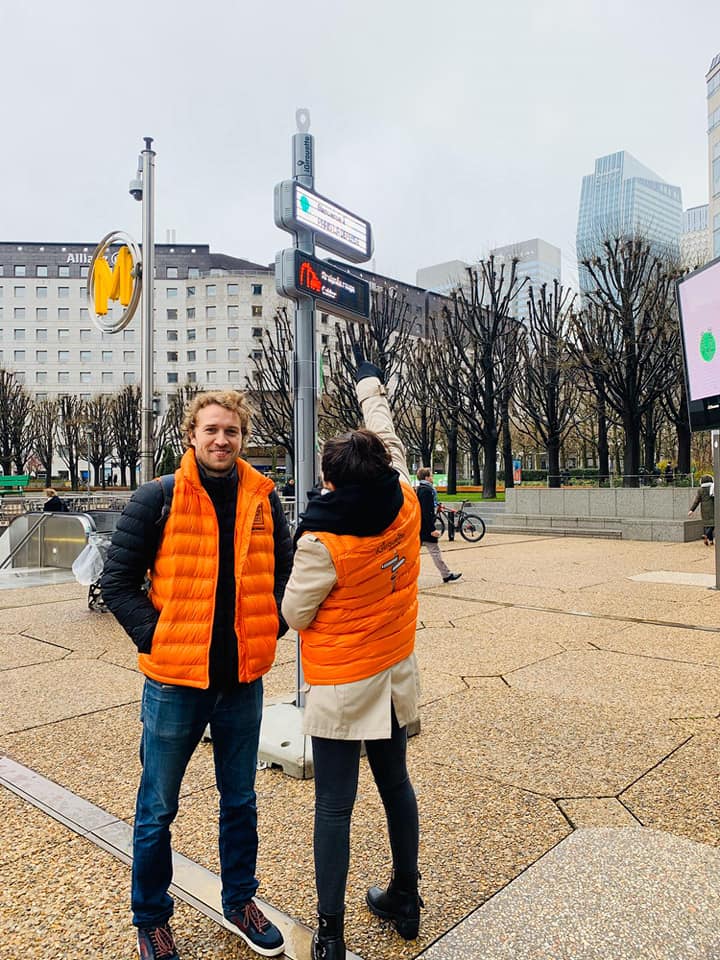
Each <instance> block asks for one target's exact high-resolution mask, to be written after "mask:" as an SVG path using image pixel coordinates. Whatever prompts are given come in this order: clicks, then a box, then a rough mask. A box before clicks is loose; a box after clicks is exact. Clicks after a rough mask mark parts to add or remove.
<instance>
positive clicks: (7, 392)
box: [0, 367, 30, 476]
mask: <svg viewBox="0 0 720 960" xmlns="http://www.w3.org/2000/svg"><path fill="white" fill-rule="evenodd" d="M29 399H30V398H29V394H28V392H27V390H26V389H25V387H24V386H23V384H21V383H19V382H18V381H17V380H16V379H15V374H14V373H12V372H11V371H10V370H4V369H3V368H1V367H0V466H2V469H3V473H4V474H5V475H6V476H7V475H9V474H11V473H12V472H13V461H15V462H16V465H17V455H18V454H21V453H22V451H20V450H19V449H18V443H17V441H18V435H19V433H20V434H21V433H22V431H23V430H25V429H26V425H27V421H28V414H29V407H28V401H29ZM23 465H24V464H23ZM22 472H23V471H22V466H21V467H20V468H19V469H18V473H22Z"/></svg>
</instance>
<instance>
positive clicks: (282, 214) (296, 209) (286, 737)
mask: <svg viewBox="0 0 720 960" xmlns="http://www.w3.org/2000/svg"><path fill="white" fill-rule="evenodd" d="M295 119H296V122H297V128H298V132H297V133H296V134H294V135H293V138H292V179H290V180H283V181H282V182H281V183H278V184H277V185H276V187H275V198H274V200H275V224H276V225H277V226H278V227H280V229H281V230H287V231H288V232H289V233H291V234H292V235H293V237H294V245H293V246H292V247H289V248H287V249H285V250H281V251H280V252H279V253H278V254H277V256H276V258H275V286H276V289H277V292H278V293H279V294H280V296H283V297H289V298H290V299H291V300H294V301H295V343H294V355H293V390H294V398H293V401H294V402H293V407H294V438H295V498H296V499H295V516H296V518H297V517H298V516H299V514H300V512H301V511H302V510H303V509H304V508H305V506H306V503H307V495H308V491H310V490H311V489H312V488H313V486H314V484H315V481H316V478H317V440H316V438H317V399H318V385H317V364H316V358H315V304H316V303H317V304H319V305H321V306H322V307H323V309H324V310H326V311H327V312H328V313H331V314H332V315H333V316H336V317H343V318H346V319H350V320H367V319H368V318H369V316H370V285H369V284H368V283H367V282H366V281H365V280H360V279H358V278H357V277H354V276H352V274H350V273H346V272H345V271H344V270H341V269H338V267H337V266H336V265H335V264H329V263H327V262H326V261H324V260H321V259H319V258H318V257H316V256H315V245H316V244H317V246H319V247H322V248H323V249H324V250H328V251H330V252H331V253H334V254H336V255H338V256H340V257H342V258H343V259H345V260H348V261H350V262H351V263H364V262H365V261H366V260H369V259H370V258H371V257H372V254H373V238H372V229H371V227H370V224H369V223H368V222H367V220H363V219H362V218H361V217H359V216H358V215H357V214H355V213H351V211H349V210H346V209H345V207H341V206H340V205H339V204H337V203H335V201H334V200H329V199H328V198H327V197H323V196H321V195H320V194H319V193H316V192H315V182H314V150H315V145H314V140H313V137H312V136H311V135H310V133H308V130H309V129H310V114H309V112H308V111H307V110H298V111H297V112H296V114H295ZM296 660H297V678H296V679H297V683H296V693H295V699H294V701H293V703H277V704H273V705H272V706H269V707H266V708H265V710H264V711H263V721H262V727H261V730H260V749H259V754H258V755H259V757H260V759H261V760H262V761H264V762H268V763H274V764H277V765H279V766H281V767H282V768H283V769H284V770H285V772H286V773H289V774H291V775H292V776H295V777H301V778H305V777H310V776H312V757H311V756H310V755H309V738H307V737H305V736H304V735H303V732H302V712H301V708H302V707H303V706H304V702H305V695H304V692H303V687H304V682H303V676H302V667H301V662H300V645H299V640H298V644H297V654H296Z"/></svg>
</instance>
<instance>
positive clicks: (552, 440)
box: [515, 280, 580, 487]
mask: <svg viewBox="0 0 720 960" xmlns="http://www.w3.org/2000/svg"><path fill="white" fill-rule="evenodd" d="M574 299H575V298H574V295H573V294H572V293H571V291H570V290H565V289H563V287H562V286H561V285H560V284H559V283H558V281H557V280H556V281H555V282H554V283H553V286H552V289H551V290H548V288H547V285H546V284H543V285H542V286H541V287H540V289H539V290H534V289H533V288H532V287H530V291H529V298H528V319H527V336H525V337H523V338H522V340H521V347H520V352H521V356H522V368H521V375H520V377H519V378H518V387H517V390H516V393H515V410H516V417H515V423H516V426H517V428H518V429H519V430H520V431H521V432H522V433H524V434H525V435H526V436H527V437H529V438H530V439H532V440H534V439H540V440H541V442H542V443H543V445H544V446H545V449H546V451H547V458H548V480H549V486H551V487H559V486H560V449H561V447H562V445H563V442H564V440H565V438H566V437H567V435H568V433H569V432H570V430H571V429H572V427H573V424H574V420H575V415H576V412H577V409H578V404H579V399H580V398H579V393H578V390H577V387H576V380H577V376H576V372H575V365H574V362H573V354H572V351H571V348H570V344H569V340H570V332H571V323H572V308H573V303H574ZM529 426H531V428H530V429H528V427H529Z"/></svg>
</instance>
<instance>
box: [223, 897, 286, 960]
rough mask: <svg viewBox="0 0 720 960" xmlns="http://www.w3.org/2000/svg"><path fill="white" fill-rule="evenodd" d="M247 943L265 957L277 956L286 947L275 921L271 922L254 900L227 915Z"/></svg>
mask: <svg viewBox="0 0 720 960" xmlns="http://www.w3.org/2000/svg"><path fill="white" fill-rule="evenodd" d="M226 919H227V920H229V921H230V923H231V924H232V925H233V927H235V928H236V930H237V932H238V933H239V934H240V936H241V937H242V938H243V940H244V941H245V943H246V944H247V945H248V946H249V947H250V948H251V949H252V950H254V951H255V953H259V954H260V955H261V956H263V957H276V956H277V955H278V954H279V953H282V952H283V950H284V949H285V940H284V939H283V935H282V934H281V933H280V931H279V930H278V928H277V927H276V926H275V924H274V923H270V921H269V920H268V918H267V917H266V916H265V914H264V913H263V912H262V910H261V909H260V907H258V905H257V904H256V903H255V901H254V900H248V902H247V903H246V904H245V905H244V906H242V907H240V908H239V909H238V910H234V911H232V913H230V914H228V916H227V917H226Z"/></svg>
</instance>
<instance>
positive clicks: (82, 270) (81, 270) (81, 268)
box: [80, 267, 90, 278]
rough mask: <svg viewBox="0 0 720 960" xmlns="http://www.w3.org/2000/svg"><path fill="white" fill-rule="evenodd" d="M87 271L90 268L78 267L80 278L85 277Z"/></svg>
mask: <svg viewBox="0 0 720 960" xmlns="http://www.w3.org/2000/svg"><path fill="white" fill-rule="evenodd" d="M89 270H90V267H80V276H81V277H82V278H85V277H87V275H88V271H89Z"/></svg>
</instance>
